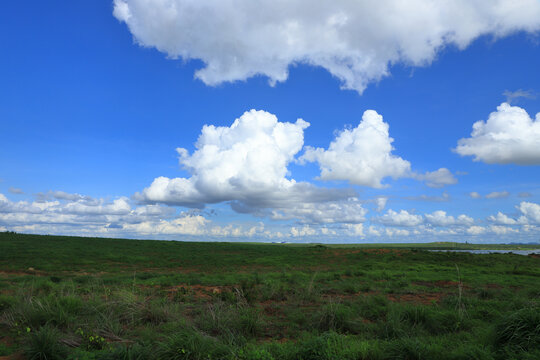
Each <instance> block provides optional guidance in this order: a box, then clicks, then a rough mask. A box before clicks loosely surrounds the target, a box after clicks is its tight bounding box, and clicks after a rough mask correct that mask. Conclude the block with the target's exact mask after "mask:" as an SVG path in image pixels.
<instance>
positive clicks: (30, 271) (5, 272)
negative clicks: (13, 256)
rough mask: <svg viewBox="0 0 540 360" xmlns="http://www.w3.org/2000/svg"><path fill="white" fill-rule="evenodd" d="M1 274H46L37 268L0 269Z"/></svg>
mask: <svg viewBox="0 0 540 360" xmlns="http://www.w3.org/2000/svg"><path fill="white" fill-rule="evenodd" d="M1 275H7V276H27V275H34V276H45V275H47V274H46V273H44V272H43V271H38V270H25V271H20V270H0V276H1Z"/></svg>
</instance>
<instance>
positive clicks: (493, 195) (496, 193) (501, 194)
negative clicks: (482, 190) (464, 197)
mask: <svg viewBox="0 0 540 360" xmlns="http://www.w3.org/2000/svg"><path fill="white" fill-rule="evenodd" d="M508 195H510V193H509V192H508V191H494V192H490V193H489V194H487V195H486V196H485V198H486V199H503V198H506V197H508Z"/></svg>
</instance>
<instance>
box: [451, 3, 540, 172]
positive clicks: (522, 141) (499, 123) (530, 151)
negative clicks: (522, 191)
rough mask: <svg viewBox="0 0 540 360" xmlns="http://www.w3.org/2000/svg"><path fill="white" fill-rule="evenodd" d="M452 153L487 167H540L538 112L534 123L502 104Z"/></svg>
mask: <svg viewBox="0 0 540 360" xmlns="http://www.w3.org/2000/svg"><path fill="white" fill-rule="evenodd" d="M539 4H540V2H539ZM455 151H456V152H457V153H458V154H460V155H462V156H474V161H483V162H485V163H488V164H518V165H540V113H538V114H536V120H533V119H532V118H531V117H530V116H529V114H527V112H526V111H525V110H524V109H522V108H520V107H519V106H511V105H510V104H508V103H502V104H501V105H500V106H498V107H497V111H495V112H492V113H491V114H490V115H489V118H488V119H487V121H482V120H480V121H477V122H475V123H474V125H473V131H472V133H471V137H469V138H463V139H460V140H459V141H458V145H457V147H456V148H455Z"/></svg>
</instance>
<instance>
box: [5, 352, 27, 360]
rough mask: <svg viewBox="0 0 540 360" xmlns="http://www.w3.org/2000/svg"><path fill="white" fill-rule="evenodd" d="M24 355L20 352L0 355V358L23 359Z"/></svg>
mask: <svg viewBox="0 0 540 360" xmlns="http://www.w3.org/2000/svg"><path fill="white" fill-rule="evenodd" d="M24 359H25V357H24V356H23V354H21V353H16V354H11V355H6V356H0V360H24Z"/></svg>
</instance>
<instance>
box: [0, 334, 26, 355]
mask: <svg viewBox="0 0 540 360" xmlns="http://www.w3.org/2000/svg"><path fill="white" fill-rule="evenodd" d="M0 344H3V345H5V346H7V347H11V346H12V345H13V339H12V338H11V337H9V336H4V337H3V338H1V339H0ZM20 359H24V357H23V356H22V354H20V353H16V354H11V355H6V356H0V360H20Z"/></svg>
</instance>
